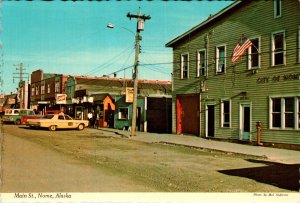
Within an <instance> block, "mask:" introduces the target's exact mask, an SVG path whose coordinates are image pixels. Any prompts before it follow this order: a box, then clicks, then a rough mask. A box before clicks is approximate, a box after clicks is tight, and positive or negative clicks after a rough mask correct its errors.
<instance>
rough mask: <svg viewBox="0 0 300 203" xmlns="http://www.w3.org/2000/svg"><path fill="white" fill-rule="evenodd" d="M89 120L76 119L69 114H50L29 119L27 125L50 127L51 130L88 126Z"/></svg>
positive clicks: (80, 128)
mask: <svg viewBox="0 0 300 203" xmlns="http://www.w3.org/2000/svg"><path fill="white" fill-rule="evenodd" d="M88 124H89V121H88V120H75V119H73V118H72V117H70V116H69V115H67V114H63V113H60V114H48V115H46V116H44V117H43V118H41V119H28V120H27V124H26V125H27V126H29V127H31V128H34V127H36V128H48V129H49V130H50V131H55V130H56V129H76V128H77V129H78V130H83V129H84V128H86V127H88Z"/></svg>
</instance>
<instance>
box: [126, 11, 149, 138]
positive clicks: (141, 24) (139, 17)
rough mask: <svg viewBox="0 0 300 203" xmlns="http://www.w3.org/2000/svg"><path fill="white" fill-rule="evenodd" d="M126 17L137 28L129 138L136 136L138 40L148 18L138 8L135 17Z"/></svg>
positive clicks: (128, 15)
mask: <svg viewBox="0 0 300 203" xmlns="http://www.w3.org/2000/svg"><path fill="white" fill-rule="evenodd" d="M127 17H128V18H129V19H130V20H131V18H136V19H137V28H136V35H135V59H134V74H133V79H134V84H133V104H132V106H133V107H132V124H131V136H136V118H137V94H138V65H139V53H140V40H142V37H141V35H140V31H143V30H144V22H145V20H150V19H151V17H150V16H145V15H141V14H140V8H139V11H138V14H137V15H134V14H130V13H128V14H127Z"/></svg>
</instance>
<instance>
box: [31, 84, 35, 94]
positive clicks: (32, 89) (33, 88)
mask: <svg viewBox="0 0 300 203" xmlns="http://www.w3.org/2000/svg"><path fill="white" fill-rule="evenodd" d="M34 95H35V87H34V85H33V86H32V87H31V96H34Z"/></svg>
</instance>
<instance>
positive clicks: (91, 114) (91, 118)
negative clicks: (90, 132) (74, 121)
mask: <svg viewBox="0 0 300 203" xmlns="http://www.w3.org/2000/svg"><path fill="white" fill-rule="evenodd" d="M87 117H88V120H89V127H90V128H91V127H92V122H93V113H92V112H89V113H88V115H87Z"/></svg>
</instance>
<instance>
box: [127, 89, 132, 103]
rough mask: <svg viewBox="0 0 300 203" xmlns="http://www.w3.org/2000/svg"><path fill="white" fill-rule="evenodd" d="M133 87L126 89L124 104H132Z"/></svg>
mask: <svg viewBox="0 0 300 203" xmlns="http://www.w3.org/2000/svg"><path fill="white" fill-rule="evenodd" d="M133 91H134V89H133V87H126V102H127V103H132V102H133Z"/></svg>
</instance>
